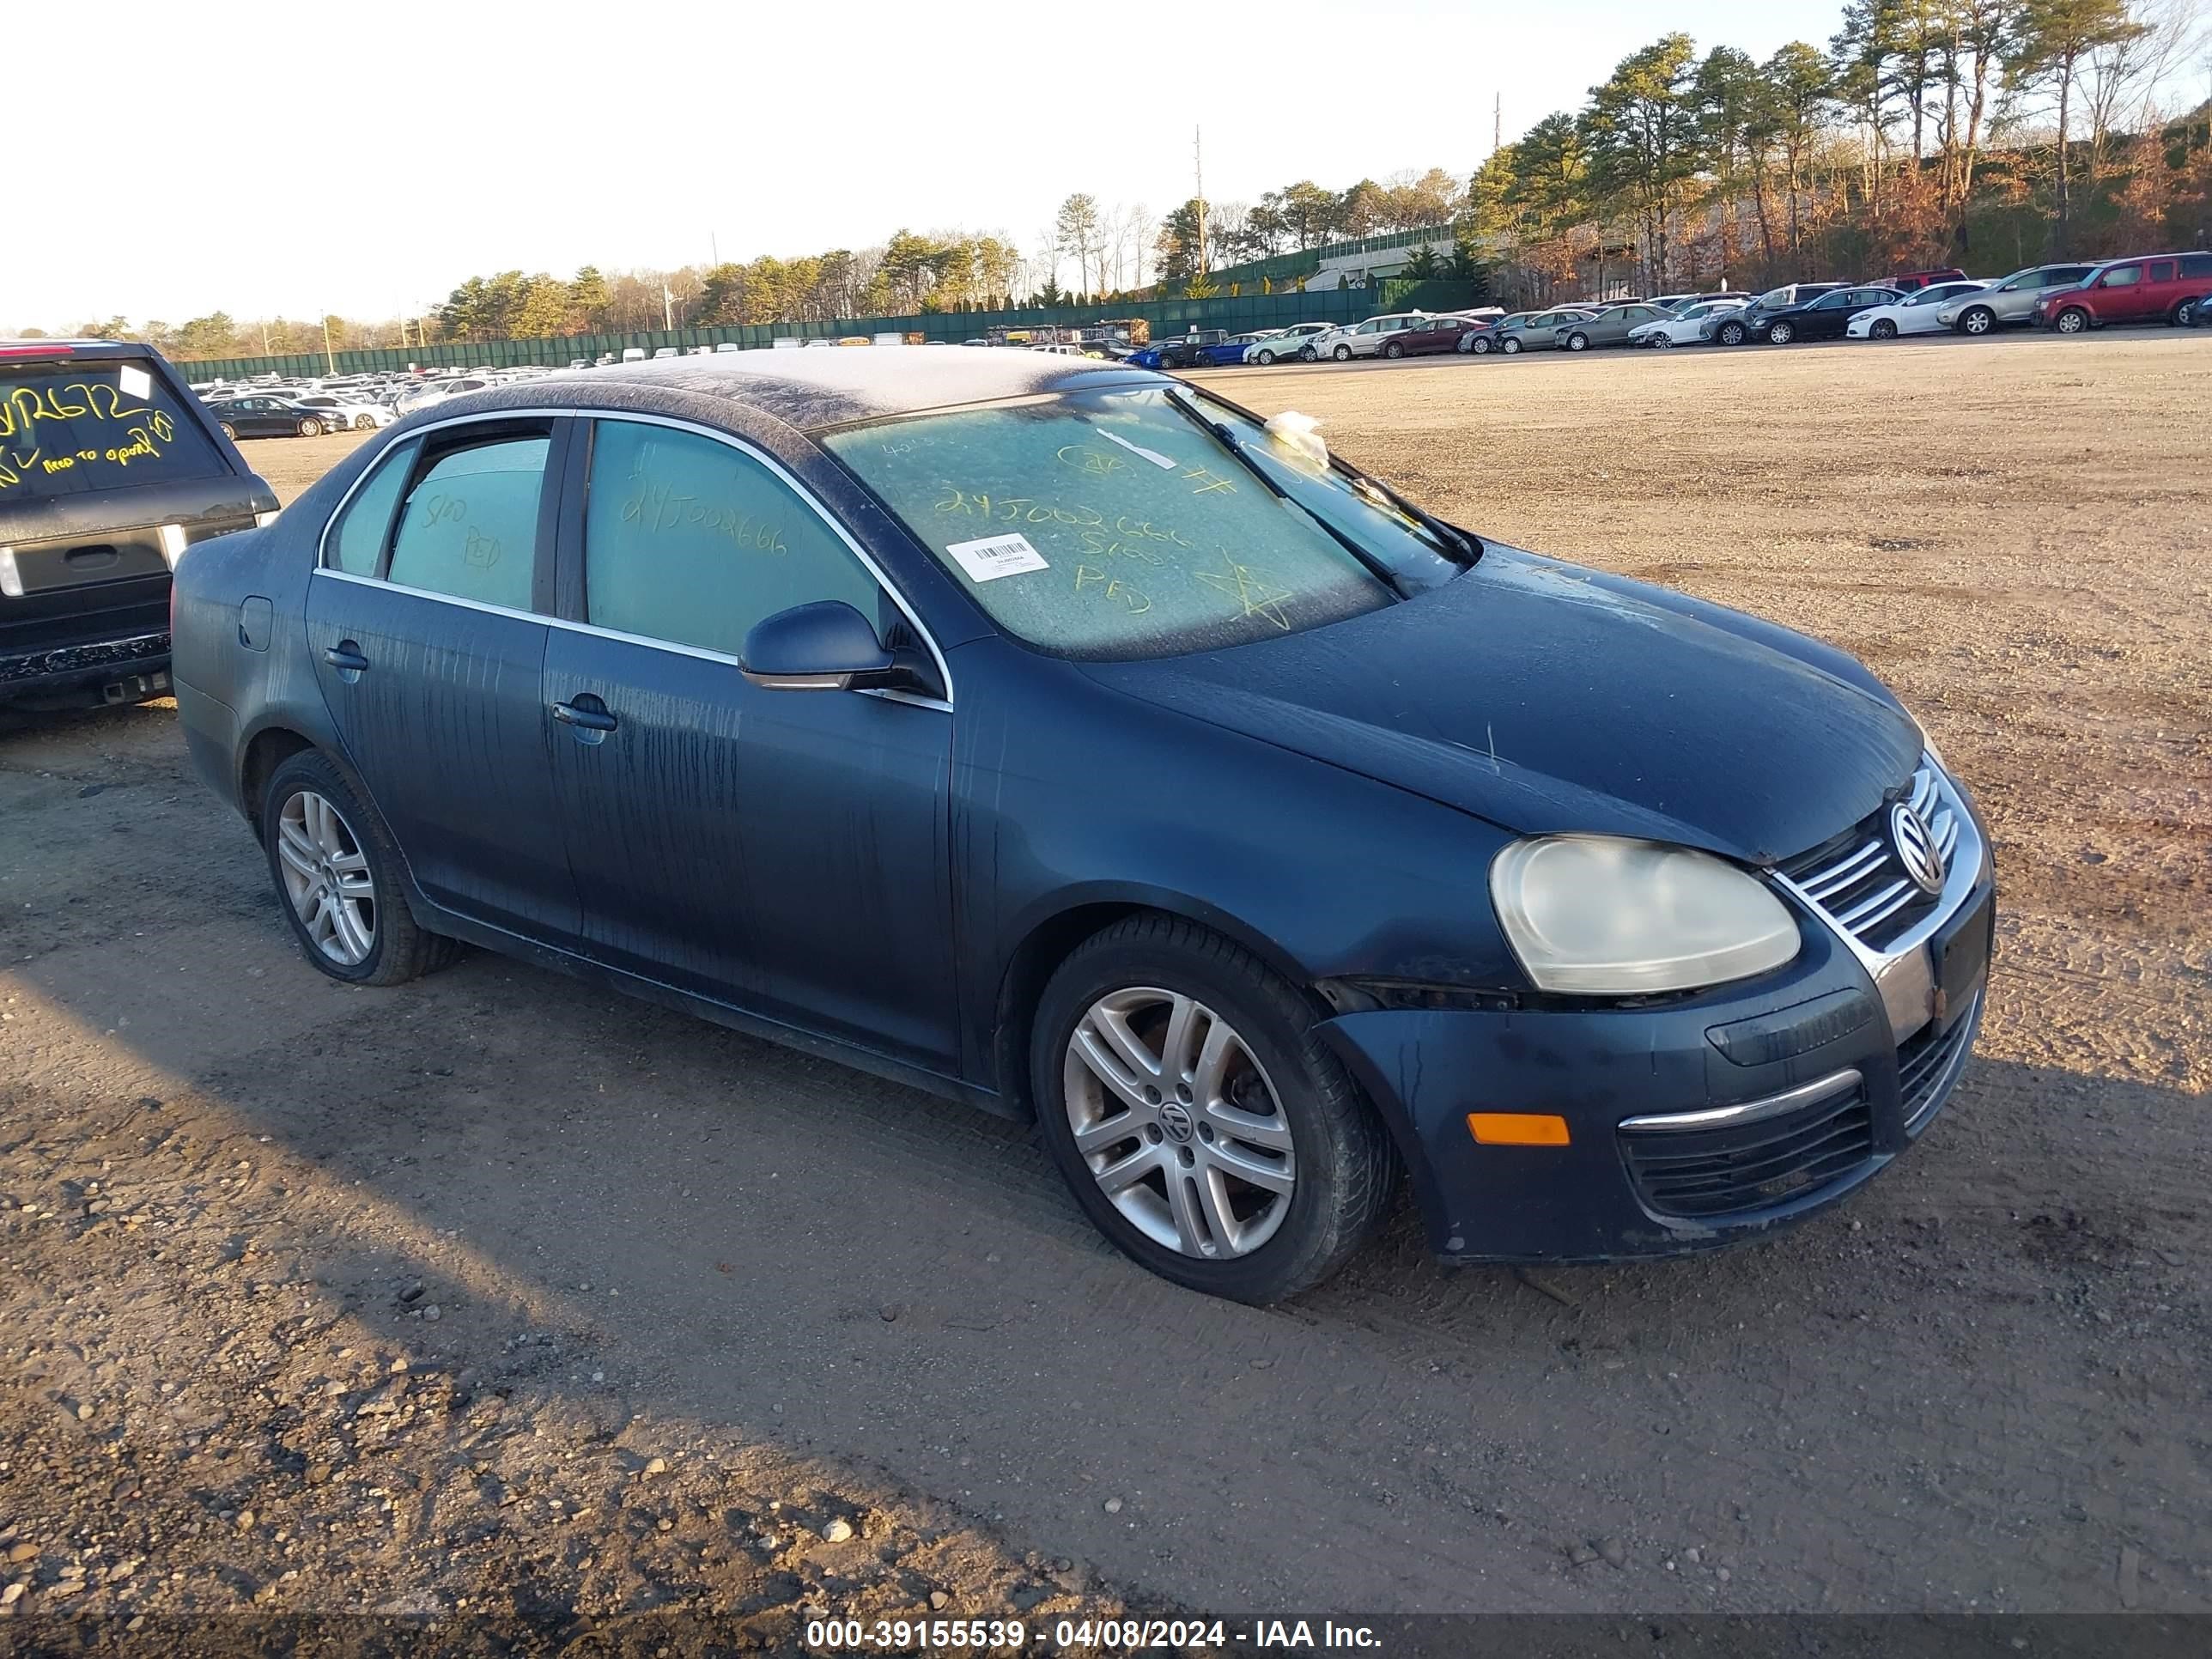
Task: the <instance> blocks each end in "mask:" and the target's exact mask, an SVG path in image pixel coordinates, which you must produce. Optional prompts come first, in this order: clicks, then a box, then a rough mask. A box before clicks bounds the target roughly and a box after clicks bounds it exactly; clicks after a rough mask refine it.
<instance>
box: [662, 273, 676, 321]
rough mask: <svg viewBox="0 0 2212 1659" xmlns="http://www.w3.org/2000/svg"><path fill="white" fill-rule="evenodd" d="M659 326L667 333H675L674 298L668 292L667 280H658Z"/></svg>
mask: <svg viewBox="0 0 2212 1659" xmlns="http://www.w3.org/2000/svg"><path fill="white" fill-rule="evenodd" d="M660 325H661V327H662V328H663V329H665V331H668V332H669V333H671V334H672V333H674V332H675V331H676V296H675V295H672V294H671V293H670V292H669V291H668V278H666V277H665V276H664V277H662V278H661V279H660Z"/></svg>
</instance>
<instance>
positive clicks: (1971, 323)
mask: <svg viewBox="0 0 2212 1659" xmlns="http://www.w3.org/2000/svg"><path fill="white" fill-rule="evenodd" d="M2095 269H2096V266H2094V265H2093V264H2053V265H2030V266H2028V268H2027V270H2015V272H2013V274H2012V275H2011V276H2002V277H2000V278H1998V279H1997V280H1996V282H1994V283H1990V285H1989V286H1988V287H1987V288H1985V289H1983V290H1982V291H1981V292H1980V293H1978V294H1966V295H1960V296H1958V297H1957V298H1955V299H1951V300H1946V301H1944V302H1943V303H1942V305H1940V306H1938V307H1936V321H1937V322H1938V323H1940V324H1942V325H1943V326H1944V327H1945V328H1954V329H1956V330H1958V331H1959V332H1960V333H1961V334H1988V333H1990V332H1992V331H1995V330H1996V329H1999V328H2008V327H2019V326H2023V325H2027V324H2029V323H2032V322H2033V321H2034V320H2035V302H2036V301H2038V300H2040V299H2041V298H2042V297H2043V296H2044V295H2046V294H2050V293H2052V292H2054V291H2056V290H2057V289H2063V288H2072V287H2073V286H2074V285H2075V283H2079V282H2080V281H2081V279H2082V278H2083V277H2085V276H2087V275H2088V274H2089V273H2090V272H2091V271H2093V270H2095Z"/></svg>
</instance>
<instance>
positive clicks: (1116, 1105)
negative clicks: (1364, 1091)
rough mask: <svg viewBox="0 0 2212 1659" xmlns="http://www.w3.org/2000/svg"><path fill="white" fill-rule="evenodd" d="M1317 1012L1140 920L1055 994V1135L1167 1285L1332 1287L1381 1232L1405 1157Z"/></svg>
mask: <svg viewBox="0 0 2212 1659" xmlns="http://www.w3.org/2000/svg"><path fill="white" fill-rule="evenodd" d="M1314 1024H1315V1020H1314V1011H1313V1010H1312V1009H1311V1008H1310V1007H1308V1006H1306V1005H1305V1004H1304V1001H1303V1000H1301V998H1300V997H1299V995H1298V994H1297V990H1296V989H1295V988H1294V987H1291V985H1289V984H1287V983H1285V981H1283V980H1282V979H1280V978H1279V977H1278V976H1277V975H1274V974H1273V973H1272V972H1271V971H1269V970H1268V969H1267V968H1266V967H1265V966H1264V965H1263V964H1261V963H1260V962H1259V961H1258V960H1257V959H1255V957H1252V956H1250V955H1249V954H1248V953H1247V952H1245V951H1243V950H1242V949H1240V948H1238V947H1237V945H1232V944H1231V943H1230V942H1229V941H1228V940H1226V939H1222V938H1221V937H1219V936H1218V934H1214V933H1207V932H1206V931H1205V930H1204V929H1202V928H1200V927H1195V926H1194V925H1192V924H1191V923H1188V922H1186V921H1178V920H1176V919H1174V918H1172V917H1168V916H1162V915H1139V916H1132V917H1130V918H1129V919H1127V921H1121V922H1119V923H1117V924H1116V925H1115V926H1114V927H1109V929H1107V930H1106V931H1105V932H1104V933H1101V934H1099V935H1098V936H1097V937H1096V938H1095V939H1091V941H1090V942H1089V943H1088V944H1086V945H1083V946H1081V947H1080V948H1079V949H1078V950H1077V951H1075V953H1074V954H1073V956H1071V957H1069V958H1068V959H1067V960H1066V962H1065V963H1062V964H1061V965H1060V970H1059V971H1058V972H1057V973H1055V974H1054V975H1053V977H1052V981H1051V982H1050V983H1049V984H1048V985H1047V986H1046V987H1045V992H1044V995H1043V998H1042V1000H1040V1002H1039V1003H1038V1006H1037V1011H1036V1021H1035V1024H1034V1025H1033V1028H1032V1036H1031V1043H1030V1088H1031V1091H1032V1093H1033V1097H1034V1098H1035V1100H1036V1105H1037V1121H1038V1127H1039V1128H1040V1130H1041V1132H1042V1136H1043V1139H1044V1141H1045V1144H1046V1145H1047V1146H1048V1147H1049V1148H1050V1149H1051V1152H1052V1155H1053V1158H1054V1161H1055V1162H1056V1163H1058V1164H1059V1165H1060V1173H1061V1174H1062V1175H1063V1176H1066V1180H1067V1182H1068V1186H1069V1188H1070V1190H1071V1191H1072V1192H1073V1194H1074V1195H1075V1200H1076V1202H1077V1203H1078V1204H1079V1206H1081V1207H1082V1209H1083V1211H1084V1212H1085V1214H1086V1215H1088V1216H1089V1217H1090V1218H1091V1221H1092V1223H1093V1224H1094V1225H1097V1228H1098V1229H1099V1231H1102V1232H1103V1233H1104V1234H1105V1235H1106V1237H1108V1238H1109V1239H1110V1240H1112V1241H1113V1243H1115V1245H1116V1246H1117V1247H1119V1248H1120V1249H1121V1250H1122V1251H1123V1252H1125V1253H1126V1254H1127V1255H1129V1256H1130V1257H1132V1258H1133V1260H1135V1261H1138V1262H1139V1263H1140V1264H1141V1265H1142V1266H1144V1267H1149V1268H1151V1269H1152V1271H1153V1272H1154V1273H1158V1274H1159V1275H1160V1276H1161V1277H1163V1278H1164V1279H1172V1280H1174V1281H1175V1282H1176V1284H1179V1285H1187V1286H1188V1287H1189V1288H1190V1289H1192V1290H1194V1291H1205V1292H1206V1293H1208V1294H1210V1295H1213V1296H1225V1297H1232V1298H1234V1299H1235V1300H1237V1301H1240V1302H1254V1303H1268V1302H1274V1301H1278V1300H1279V1299H1281V1298H1282V1297H1286V1296H1291V1295H1293V1294H1295V1293H1296V1292H1297V1291H1302V1290H1304V1289H1307V1288H1308V1287H1309V1286H1311V1285H1317V1284H1319V1283H1320V1282H1321V1281H1322V1280H1323V1279H1327V1278H1328V1276H1329V1275H1330V1274H1331V1273H1334V1272H1335V1271H1336V1270H1337V1269H1338V1268H1339V1267H1341V1266H1343V1264H1344V1262H1345V1261H1346V1260H1347V1259H1348V1258H1349V1257H1350V1256H1351V1255H1352V1253H1353V1252H1354V1251H1355V1250H1357V1249H1358V1248H1359V1246H1360V1245H1361V1244H1362V1243H1364V1241H1365V1240H1366V1239H1367V1238H1368V1237H1370V1236H1371V1235H1372V1234H1373V1232H1374V1231H1375V1229H1376V1226H1377V1225H1379V1224H1380V1222H1381V1221H1382V1219H1383V1214H1384V1212H1385V1211H1386V1210H1387V1208H1388V1206H1389V1200H1390V1198H1391V1194H1392V1190H1393V1187H1394V1185H1395V1175H1396V1164H1395V1154H1394V1152H1393V1151H1392V1149H1391V1146H1390V1141H1389V1136H1388V1135H1387V1134H1386V1133H1385V1132H1384V1131H1383V1126H1382V1124H1381V1123H1380V1122H1379V1121H1377V1120H1376V1117H1375V1115H1374V1114H1373V1113H1372V1112H1370V1110H1369V1109H1368V1108H1367V1105H1366V1103H1365V1102H1364V1100H1363V1099H1361V1097H1360V1095H1359V1091H1358V1088H1357V1087H1356V1086H1355V1085H1354V1084H1353V1083H1352V1079H1351V1077H1350V1075H1349V1074H1348V1073H1346V1071H1345V1069H1344V1067H1343V1065H1342V1063H1341V1062H1340V1061H1339V1060H1337V1059H1336V1057H1335V1055H1334V1054H1332V1053H1331V1052H1330V1051H1329V1049H1328V1047H1327V1046H1326V1045H1325V1044H1323V1043H1322V1042H1321V1041H1320V1040H1319V1039H1318V1038H1316V1036H1314V1035H1313V1027H1314Z"/></svg>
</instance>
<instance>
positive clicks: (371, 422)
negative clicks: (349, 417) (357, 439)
mask: <svg viewBox="0 0 2212 1659" xmlns="http://www.w3.org/2000/svg"><path fill="white" fill-rule="evenodd" d="M353 429H354V430H355V431H356V432H374V430H375V429H376V416H374V415H356V416H354V417H353Z"/></svg>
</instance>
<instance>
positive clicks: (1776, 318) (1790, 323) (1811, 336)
mask: <svg viewBox="0 0 2212 1659" xmlns="http://www.w3.org/2000/svg"><path fill="white" fill-rule="evenodd" d="M1904 297H1905V296H1904V295H1902V294H1900V293H1899V292H1898V291H1897V290H1896V289H1893V288H1838V289H1830V290H1829V291H1828V292H1827V293H1826V294H1822V295H1816V296H1815V297H1814V298H1813V299H1810V300H1808V301H1805V303H1804V304H1802V305H1794V306H1785V307H1782V308H1781V309H1780V310H1778V311H1769V312H1767V313H1765V315H1763V316H1762V317H1760V318H1759V320H1758V322H1757V323H1756V324H1754V325H1753V331H1754V332H1755V333H1756V334H1757V335H1758V337H1759V338H1760V339H1762V340H1764V341H1765V342H1766V343H1767V344H1769V345H1790V344H1792V343H1795V342H1796V341H1800V340H1840V339H1842V338H1843V337H1844V329H1845V328H1847V327H1848V326H1850V320H1851V319H1852V318H1854V317H1856V316H1857V315H1858V313H1861V312H1862V311H1866V310H1869V309H1871V308H1872V307H1875V306H1886V305H1893V304H1895V303H1896V302H1897V301H1899V300H1902V299H1903V298H1904Z"/></svg>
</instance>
